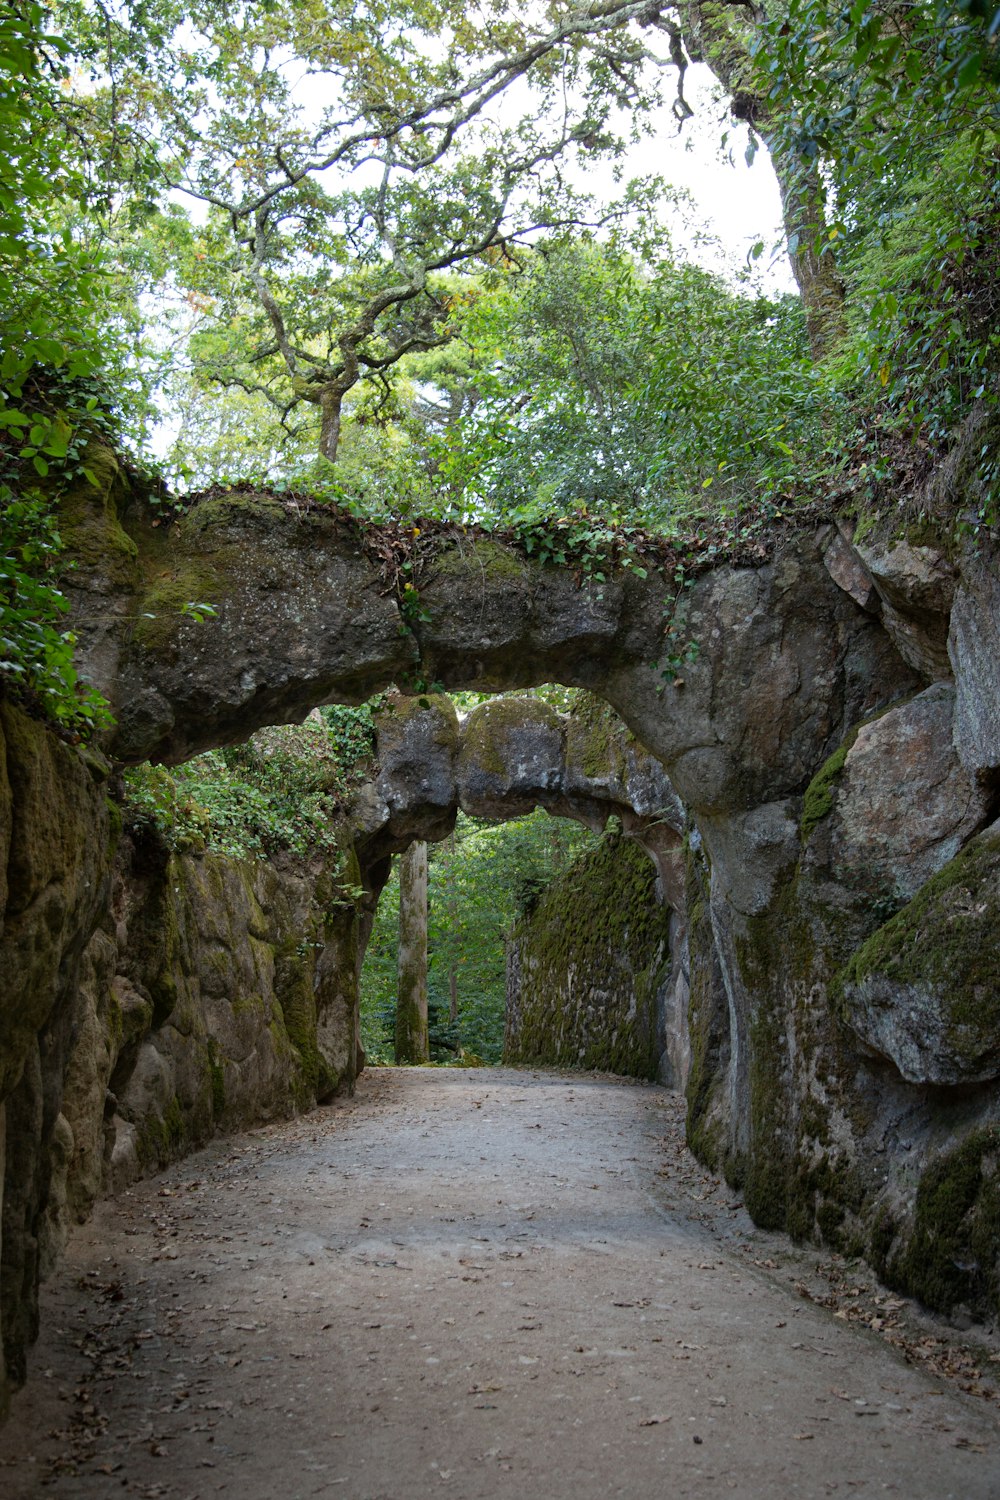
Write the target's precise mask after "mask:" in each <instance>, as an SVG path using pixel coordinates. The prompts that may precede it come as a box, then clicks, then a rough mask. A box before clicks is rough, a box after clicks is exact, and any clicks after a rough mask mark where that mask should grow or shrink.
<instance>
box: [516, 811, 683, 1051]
mask: <svg viewBox="0 0 1000 1500" xmlns="http://www.w3.org/2000/svg"><path fill="white" fill-rule="evenodd" d="M512 948H513V950H514V953H515V954H516V958H515V959H514V961H513V963H512V965H511V969H510V982H509V984H508V1006H507V1030H506V1035H505V1037H504V1060H505V1061H506V1062H522V1063H523V1062H530V1063H549V1064H555V1065H558V1066H563V1067H574V1068H597V1069H601V1070H604V1071H608V1072H612V1073H623V1074H627V1075H630V1076H633V1077H637V1078H653V1077H655V1076H656V1070H657V1064H658V1061H659V1050H658V1046H657V1012H658V1001H659V998H660V993H661V990H662V988H663V986H664V985H665V983H666V980H667V977H668V975H669V913H668V911H667V910H666V909H665V908H664V906H663V905H662V903H661V902H660V900H659V899H658V896H657V891H656V869H655V866H654V865H653V863H652V861H651V860H650V859H649V857H648V855H646V854H645V853H644V852H643V851H642V850H641V849H640V848H639V847H638V846H637V845H636V844H634V843H632V842H631V841H630V840H628V839H623V838H621V837H620V836H612V837H609V838H606V839H605V840H604V841H603V842H602V843H601V845H600V846H599V847H598V848H597V849H596V850H595V851H594V852H593V853H591V854H588V855H585V856H584V857H583V858H582V859H581V860H578V861H577V862H576V863H575V864H574V865H573V866H572V867H571V868H570V869H569V870H568V871H567V872H566V874H565V875H563V876H562V877H561V878H560V879H558V880H556V881H554V882H553V884H552V885H551V886H549V887H548V889H547V890H546V891H545V892H544V893H543V895H542V897H541V899H540V901H539V902H538V905H537V907H536V908H535V910H534V911H533V912H532V914H531V915H530V916H529V917H526V918H524V919H523V920H522V921H521V922H520V923H519V924H518V926H517V927H516V929H515V931H514V934H513V937H512Z"/></svg>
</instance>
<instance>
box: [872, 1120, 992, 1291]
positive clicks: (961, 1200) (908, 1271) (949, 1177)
mask: <svg viewBox="0 0 1000 1500" xmlns="http://www.w3.org/2000/svg"><path fill="white" fill-rule="evenodd" d="M894 1228H895V1226H893V1225H892V1224H891V1223H890V1224H887V1225H886V1226H885V1233H884V1236H883V1241H882V1244H881V1245H880V1246H878V1245H877V1246H876V1247H875V1251H876V1263H880V1264H879V1268H880V1270H881V1271H882V1272H883V1274H884V1275H885V1276H886V1278H887V1279H888V1280H889V1281H890V1283H891V1284H893V1285H896V1286H901V1287H903V1288H904V1289H905V1290H906V1291H908V1292H910V1293H912V1294H913V1295H914V1296H917V1297H919V1298H920V1300H921V1301H922V1302H924V1303H926V1305H927V1306H928V1307H932V1308H934V1309H935V1310H936V1311H938V1312H951V1311H953V1310H954V1309H955V1308H956V1306H958V1305H959V1304H961V1305H963V1306H964V1307H965V1308H966V1309H967V1311H969V1312H971V1313H972V1314H974V1315H978V1316H980V1317H995V1316H996V1314H997V1312H998V1311H1000V1127H997V1126H995V1125H994V1126H989V1127H987V1128H985V1129H982V1130H977V1131H973V1132H972V1133H971V1134H970V1135H968V1136H967V1137H966V1139H965V1140H963V1141H962V1142H961V1144H959V1145H957V1146H955V1147H953V1148H952V1149H951V1150H949V1151H945V1152H943V1153H942V1154H941V1155H940V1156H938V1157H937V1158H936V1160H934V1161H933V1162H932V1163H931V1165H930V1166H929V1167H928V1168H927V1170H926V1171H925V1172H924V1174H923V1176H922V1177H921V1180H920V1185H919V1187H918V1189H917V1195H916V1205H915V1209H914V1212H913V1218H912V1224H911V1226H909V1227H908V1232H905V1233H904V1234H903V1235H902V1236H901V1237H900V1241H901V1242H899V1243H897V1244H896V1245H892V1241H893V1230H894ZM890 1246H891V1248H890ZM879 1250H881V1252H882V1254H881V1256H879V1255H878V1251H879Z"/></svg>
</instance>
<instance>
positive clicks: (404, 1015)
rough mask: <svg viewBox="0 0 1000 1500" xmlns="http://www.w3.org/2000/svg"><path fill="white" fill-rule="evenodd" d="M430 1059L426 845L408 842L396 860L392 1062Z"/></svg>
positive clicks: (422, 1061) (421, 1061)
mask: <svg viewBox="0 0 1000 1500" xmlns="http://www.w3.org/2000/svg"><path fill="white" fill-rule="evenodd" d="M429 1060H430V1044H429V1041H428V1036H427V845H426V844H425V843H423V842H420V843H416V844H411V845H410V847H409V849H407V851H406V853H405V854H403V855H402V856H401V857H400V861H399V987H398V991H397V995H396V1062H397V1063H425V1062H428V1061H429Z"/></svg>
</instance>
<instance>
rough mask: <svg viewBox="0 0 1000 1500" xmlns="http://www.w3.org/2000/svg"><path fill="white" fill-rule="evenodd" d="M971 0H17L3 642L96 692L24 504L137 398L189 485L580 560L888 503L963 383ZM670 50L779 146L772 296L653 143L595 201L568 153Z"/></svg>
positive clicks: (3, 350)
mask: <svg viewBox="0 0 1000 1500" xmlns="http://www.w3.org/2000/svg"><path fill="white" fill-rule="evenodd" d="M992 21H993V18H992V16H991V15H990V13H989V7H988V6H986V7H984V6H981V5H978V4H969V3H961V0H959V3H949V0H934V3H933V4H930V5H927V6H914V5H899V4H897V3H895V0H893V3H890V0H870V3H864V0H858V3H856V4H854V5H850V6H844V5H840V4H834V3H833V0H782V3H781V4H780V5H778V6H776V7H771V8H770V9H769V10H768V11H767V12H766V14H765V13H763V12H761V13H758V12H757V11H755V10H753V8H751V7H722V6H719V5H717V4H715V3H714V0H694V3H692V4H691V5H686V6H684V7H680V8H675V7H674V6H672V5H670V4H662V5H653V6H649V5H647V4H639V3H634V4H633V3H629V0H623V3H616V0H608V4H607V5H602V6H598V7H596V8H595V7H593V6H590V7H583V8H577V7H576V6H574V5H573V4H572V3H566V4H559V5H555V6H551V7H548V8H546V9H544V11H540V12H539V13H538V14H537V15H535V14H534V13H531V14H529V13H527V12H525V13H523V14H521V13H519V15H518V16H517V17H516V18H513V17H511V16H509V15H508V14H507V12H506V11H505V10H502V9H498V10H496V13H495V14H494V12H493V11H492V10H491V9H490V8H489V7H487V10H486V11H485V12H483V13H482V14H481V15H480V14H478V13H477V15H476V17H472V16H470V15H469V13H468V12H467V9H466V8H464V7H462V6H455V5H453V4H452V3H451V0H436V3H435V4H433V5H431V6H429V7H428V6H425V7H423V8H418V9H414V8H413V7H412V6H410V5H408V4H407V3H405V0H391V3H390V4H389V5H388V6H387V7H383V8H382V9H380V10H378V11H377V12H376V11H373V10H371V9H370V8H365V7H364V6H362V7H361V8H360V9H357V8H356V9H355V10H354V11H353V12H352V14H351V20H350V25H346V24H344V21H343V17H342V15H341V14H340V13H339V12H337V11H336V10H328V9H327V8H326V7H325V4H324V3H323V0H320V5H319V10H318V11H317V9H316V7H315V6H302V5H298V4H292V5H290V6H286V7H284V8H275V7H274V6H273V5H272V4H270V0H250V3H249V4H241V5H235V4H230V3H228V0H225V3H222V4H219V3H216V0H212V3H211V4H208V3H205V4H198V5H195V6H194V7H193V8H192V7H185V8H183V10H182V9H179V8H178V7H177V6H175V5H174V4H172V3H171V0H155V3H153V4H152V5H144V6H141V7H140V6H138V5H131V4H125V5H123V6H121V7H118V8H112V9H111V10H108V9H106V8H104V7H102V6H98V5H96V4H95V3H93V0H58V3H56V4H55V5H53V6H52V7H51V8H44V7H42V6H40V5H37V4H34V3H31V0H17V3H15V4H14V5H12V6H9V7H8V8H7V10H6V11H5V12H4V16H3V17H2V18H0V44H2V45H0V162H2V166H3V171H2V174H0V175H2V178H3V181H4V184H5V187H4V191H3V194H2V195H0V346H2V347H0V445H2V450H3V462H4V465H5V467H4V471H3V473H2V474H0V485H2V486H3V488H2V489H0V505H2V506H3V522H2V525H3V535H2V540H3V544H4V545H3V556H4V564H3V573H4V577H3V580H2V584H3V595H2V600H3V610H4V616H3V641H4V647H3V649H4V661H3V663H2V675H3V678H4V680H5V681H6V682H7V683H8V684H9V683H11V682H14V681H17V682H19V683H21V684H25V685H27V686H28V687H30V688H32V689H33V690H34V691H35V693H36V694H37V696H38V701H40V702H41V703H42V704H43V706H44V707H45V708H46V710H47V711H48V712H49V713H50V714H51V716H52V717H53V718H55V719H56V720H57V721H58V722H62V723H63V724H66V725H68V726H70V727H75V728H76V729H78V730H79V731H83V732H85V731H87V730H89V729H92V728H93V727H95V726H96V725H97V724H98V723H99V721H100V712H99V707H98V705H96V704H95V703H94V702H93V701H92V700H91V699H88V698H87V697H86V695H83V696H81V694H80V692H79V689H78V684H77V683H76V682H75V679H74V676H73V666H72V661H71V654H72V646H73V642H72V639H71V637H70V636H68V635H67V633H66V631H65V629H64V628H61V627H63V626H64V623H65V622H64V621H63V619H62V615H63V612H64V611H63V601H62V599H61V595H60V592H59V571H60V568H61V566H62V564H61V561H60V540H59V531H58V525H57V523H56V522H55V521H54V520H52V519H51V514H50V510H51V506H52V504H53V502H54V501H55V500H56V499H57V497H58V490H59V486H60V484H63V483H64V482H66V480H67V479H69V480H73V479H74V478H80V477H81V474H80V464H79V462H78V459H79V455H80V453H81V452H82V450H83V446H84V444H85V441H86V437H87V435H88V434H89V433H90V432H91V431H93V430H94V429H95V427H96V428H99V429H103V430H105V431H109V430H112V429H113V432H114V436H115V439H116V441H118V442H119V443H125V444H126V445H129V444H131V445H132V446H133V448H135V447H136V446H137V445H139V446H141V445H142V443H143V441H144V438H145V436H146V435H148V430H149V424H150V420H151V417H152V414H153V413H154V412H155V410H156V404H157V401H159V400H163V399H166V400H167V401H168V402H169V403H170V405H171V410H172V411H173V412H174V413H175V414H176V415H177V416H179V417H180V419H181V424H180V427H179V430H177V431H176V432H175V435H174V437H173V440H172V447H171V454H170V458H169V460H168V463H169V466H170V468H171V471H172V476H173V479H174V482H175V484H176V485H177V486H178V487H179V488H180V489H181V490H182V491H183V490H185V489H192V488H196V487H197V486H198V485H200V484H226V483H230V482H236V483H249V484H269V485H272V486H275V487H277V488H278V489H283V490H285V491H286V492H288V491H295V492H298V493H302V492H308V493H310V494H312V495H314V496H316V497H317V498H318V499H319V500H320V501H321V502H330V501H333V502H336V503H338V504H340V505H343V506H345V507H346V508H347V509H348V510H349V511H350V512H351V514H353V515H355V516H357V517H359V518H362V519H376V520H379V521H385V522H388V523H389V524H390V525H394V524H399V523H405V524H406V525H407V526H408V527H412V530H413V531H414V532H416V531H418V530H419V526H415V525H413V522H414V519H415V518H417V517H419V516H421V515H431V516H436V517H437V518H438V519H439V520H442V521H444V522H446V523H454V524H457V525H467V524H469V523H470V522H476V523H479V524H483V525H486V526H488V527H496V528H499V529H500V530H501V531H502V532H504V533H505V534H508V535H511V534H512V535H514V536H515V537H516V538H518V539H519V540H520V542H521V543H522V545H523V546H524V547H525V549H526V550H527V551H529V552H530V553H531V554H532V555H535V556H542V557H543V558H545V559H547V560H551V561H553V562H555V563H558V564H560V565H561V564H563V563H565V564H567V565H569V566H573V567H574V568H576V569H577V570H578V571H580V572H581V573H588V574H590V575H591V576H595V577H597V578H600V576H601V575H602V574H603V573H604V572H605V571H606V570H607V568H609V567H612V566H620V565H621V564H622V563H625V564H626V565H633V566H637V567H643V566H645V565H646V564H645V562H644V561H643V558H642V557H640V556H639V555H638V553H637V550H636V549H635V548H634V547H632V546H631V544H630V542H629V537H630V535H631V534H633V533H634V532H639V531H644V532H646V533H654V534H657V535H660V536H664V537H667V538H669V539H670V541H671V545H672V546H673V547H674V550H675V552H676V553H677V560H678V562H679V565H680V567H681V570H682V572H683V571H684V569H685V568H686V566H687V563H688V561H689V559H691V558H695V559H699V558H700V559H702V560H704V559H706V558H707V559H710V558H711V557H712V556H713V555H717V553H718V551H719V550H720V549H721V550H728V551H730V552H734V553H735V554H736V555H740V548H741V547H745V548H746V549H747V558H748V560H753V558H754V557H755V556H763V555H764V554H765V552H766V548H767V542H768V538H769V535H770V534H771V533H772V531H773V529H774V528H775V526H776V525H780V524H782V523H783V522H784V521H785V520H786V519H787V517H788V516H789V515H800V514H801V515H802V518H803V519H807V518H808V517H809V516H810V515H814V514H816V513H817V512H819V513H822V512H824V511H828V510H829V509H831V508H847V509H849V510H853V511H854V512H855V513H856V514H857V515H858V516H859V518H860V519H862V520H863V521H865V522H867V521H868V520H870V517H871V515H872V514H873V513H874V512H877V511H890V512H891V515H892V522H890V524H893V523H898V522H902V521H907V520H909V521H912V520H913V519H914V517H916V516H918V515H919V513H920V511H921V509H922V508H924V507H925V506H927V505H928V503H929V502H928V499H927V492H926V480H927V477H928V475H929V474H930V472H931V471H932V470H933V467H934V465H935V464H936V463H937V462H938V461H939V460H940V459H941V457H942V456H943V455H944V454H945V453H946V452H947V451H948V449H949V447H950V445H951V444H953V443H954V442H955V441H956V437H957V435H958V434H959V433H960V432H961V431H962V430H963V424H964V423H965V422H966V419H967V418H968V417H969V416H970V414H971V413H973V412H975V411H976V410H977V408H978V407H980V406H981V405H983V404H992V405H994V406H995V404H996V394H997V381H998V378H1000V333H998V331H997V330H998V327H1000V316H998V315H1000V304H998V301H997V298H998V293H997V287H998V285H1000V276H998V270H1000V266H998V262H997V255H998V250H997V246H998V245H1000V232H998V230H1000V198H998V193H1000V114H998V92H997V78H998V71H1000V64H998V55H1000V54H998V45H1000V43H998V32H1000V28H998V27H996V26H995V25H993V24H992ZM664 37H666V38H667V40H668V43H669V45H668V48H667V52H668V55H669V58H670V65H669V66H664V63H663V61H662V60H660V59H656V58H655V57H654V54H655V53H656V50H657V48H658V47H660V46H661V45H662V44H663V41H664ZM319 38H322V40H321V41H320V40H318V39H319ZM691 57H704V58H705V59H706V61H707V62H708V63H709V65H710V66H711V67H712V68H713V69H714V71H715V73H716V76H717V77H718V78H719V80H720V81H721V83H722V84H723V86H724V87H725V88H726V89H727V91H728V92H729V94H730V96H731V100H732V108H733V113H734V115H735V116H736V117H737V118H739V119H741V120H743V121H745V122H747V123H748V124H749V126H750V128H751V132H752V141H753V142H756V141H758V140H759V141H761V142H763V143H764V144H765V145H766V146H767V147H768V149H769V150H770V152H771V155H772V159H773V162H774V165H775V168H776V171H777V172H778V176H779V180H780V182H781V186H782V190H783V193H784V197H785V205H786V225H785V230H786V238H785V245H784V248H785V249H786V250H787V251H788V253H789V255H790V257H791V261H792V265H793V268H794V270H795V273H796V276H797V278H798V281H799V285H800V288H801V292H802V297H801V301H800V300H799V299H796V298H793V297H775V296H773V295H768V294H766V293H765V292H764V291H763V290H762V289H761V285H760V283H758V282H757V281H755V280H754V278H753V276H752V275H751V273H750V272H749V271H747V270H745V269H744V270H743V271H742V272H741V273H740V274H738V275H737V274H731V275H730V276H729V277H728V278H727V279H723V278H722V277H720V276H719V275H713V274H709V273H708V272H706V271H704V270H702V269H700V268H699V267H697V266H694V265H691V264H689V263H687V262H686V261H685V260H684V259H683V258H681V257H679V256H678V255H677V254H676V252H675V250H674V248H673V244H672V241H671V236H670V233H669V230H668V228H667V214H668V211H669V214H670V215H674V216H678V215H683V214H684V213H685V212H686V210H685V206H684V203H683V201H682V199H681V198H679V197H678V195H676V194H674V193H672V192H671V191H670V190H669V189H667V188H665V187H664V186H663V185H662V184H658V183H647V184H644V185H643V186H642V187H641V188H640V187H639V186H637V185H636V184H622V185H621V188H620V191H619V192H618V201H617V202H616V203H611V202H609V201H604V202H598V201H596V200H595V201H591V200H590V199H589V198H588V196H587V194H586V193H585V192H584V191H583V190H582V188H579V187H574V185H573V184H574V182H585V181H586V180H587V179H588V175H590V167H591V164H592V163H593V162H594V161H595V160H597V159H600V158H603V157H607V158H608V159H611V160H613V159H614V158H615V156H616V154H617V153H618V152H619V151H620V149H621V146H622V144H623V142H622V140H621V139H620V138H619V137H618V136H616V134H615V126H614V120H615V118H630V119H631V120H633V121H634V122H635V124H634V130H635V131H636V132H640V133H641V132H642V131H644V130H647V129H654V128H656V129H662V128H663V115H662V113H661V114H660V115H657V114H656V112H655V111H656V109H657V108H660V107H661V106H662V103H663V100H664V98H665V97H668V96H669V95H670V93H671V91H674V97H673V101H672V103H673V113H674V115H675V116H676V117H677V118H678V119H680V120H682V119H683V118H684V117H685V115H686V112H687V105H686V103H685V102H684V97H683V79H684V68H685V66H686V62H687V59H688V58H691ZM303 72H305V73H309V74H311V75H312V76H313V77H314V79H315V80H318V81H321V83H322V88H323V90H324V91H325V92H324V95H323V97H324V102H323V103H317V100H316V97H313V95H311V94H310V93H309V91H308V90H306V91H303V90H302V89H301V88H300V86H299V85H298V84H297V83H296V81H295V79H296V76H297V74H302V73H303ZM456 79H457V80H460V82H458V83H456V82H455V80H456ZM515 83H516V84H517V87H518V89H519V90H520V91H521V92H520V94H519V96H518V108H517V109H514V108H513V104H512V105H511V107H510V110H511V112H510V114H509V117H508V115H505V114H504V113H503V112H502V111H500V110H498V109H496V108H495V107H494V104H495V100H496V99H497V98H499V97H500V96H501V95H505V94H506V93H507V91H508V89H509V87H510V86H511V85H513V84H515ZM315 92H316V91H315V90H314V91H313V94H315ZM511 98H512V99H513V95H512V96H511ZM567 99H571V100H572V104H571V106H570V113H569V115H567V113H566V108H565V100H567ZM522 105H523V111H522V112H521V113H520V115H518V110H520V109H521V106H522ZM622 110H624V114H622V113H620V112H621V111H622ZM616 112H619V113H618V114H617V115H616ZM184 204H189V205H197V208H196V209H193V210H192V211H189V210H188V208H187V207H185V206H184ZM765 249H766V247H765V246H764V245H763V244H759V245H757V246H755V247H754V252H759V253H763V252H764V250H765ZM102 383H103V384H102ZM104 390H110V391H112V392H113V398H110V397H105V396H104V395H103V393H102V392H103V391H104ZM110 411H114V412H115V413H116V416H115V418H114V422H112V421H111V418H109V417H108V415H107V413H108V412H110ZM995 448H996V444H995V442H994V440H993V439H992V438H990V439H988V440H987V441H985V442H984V443H983V444H982V451H981V452H979V453H977V454H976V455H975V462H974V463H973V464H972V465H971V469H970V475H971V477H970V479H969V482H968V483H966V484H965V486H964V493H963V494H962V495H960V496H954V497H950V498H949V499H948V500H947V501H945V500H942V499H941V497H940V496H939V497H938V502H936V503H939V505H944V506H947V504H951V505H952V507H953V510H952V512H947V509H945V510H944V511H943V512H942V513H941V514H939V515H937V516H936V517H934V518H932V519H933V521H934V524H935V525H937V526H938V527H939V528H941V529H948V528H949V527H952V526H958V527H960V528H965V529H966V530H968V529H970V528H971V529H973V530H975V529H978V528H982V527H991V526H993V525H994V524H995V523H996V521H997V497H998V492H1000V467H998V459H997V454H996V451H995ZM956 502H957V503H956ZM800 507H801V508H802V511H801V512H800ZM809 507H812V510H810V509H809ZM713 528H714V530H713ZM719 528H721V531H722V538H721V541H719V542H718V543H717V542H716V540H715V535H716V532H717V531H718V529H719ZM706 538H708V540H707V539H706ZM761 547H763V548H764V551H760V550H759V549H760V548H761ZM754 549H758V550H757V551H755V550H754ZM405 561H406V559H403V561H402V562H400V568H402V566H403V563H404V562H405ZM668 571H671V572H672V571H673V567H671V569H670V570H668ZM402 585H405V586H402ZM402 585H401V587H400V590H399V597H400V603H401V607H405V608H406V609H408V610H409V611H410V615H409V616H406V618H407V619H410V618H411V617H412V619H413V620H419V611H420V601H419V585H418V582H417V580H416V578H415V577H410V578H408V579H404V580H402Z"/></svg>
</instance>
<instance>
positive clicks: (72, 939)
mask: <svg viewBox="0 0 1000 1500" xmlns="http://www.w3.org/2000/svg"><path fill="white" fill-rule="evenodd" d="M106 777H107V766H106V764H105V763H104V762H103V761H101V760H100V759H99V758H97V757H94V756H90V755H85V754H83V753H81V752H80V751H78V750H74V749H71V748H70V747H69V746H67V745H64V744H62V743H61V742H60V741H59V740H57V739H56V738H55V737H54V736H52V735H50V734H48V733H47V732H46V731H45V730H44V728H43V727H42V726H41V725H40V724H37V723H35V722H34V721H32V720H31V719H29V718H27V717H26V716H25V715H24V714H23V713H20V712H18V711H17V710H15V709H13V708H11V707H10V705H9V704H5V703H0V897H2V898H4V899H3V900H2V901H0V1147H2V1150H0V1167H2V1181H3V1190H2V1206H3V1218H2V1227H0V1352H2V1354H3V1364H2V1365H0V1410H2V1408H3V1406H4V1404H5V1397H6V1392H7V1377H9V1378H12V1379H13V1380H15V1381H19V1380H21V1379H22V1378H23V1374H24V1349H25V1345H26V1343H27V1342H29V1341H30V1340H31V1339H32V1338H33V1337H34V1335H35V1332H36V1323H37V1298H36V1288H37V1282H38V1276H39V1268H40V1258H41V1255H42V1245H41V1240H42V1236H43V1216H44V1208H45V1201H46V1196H47V1185H48V1179H49V1175H50V1172H51V1169H52V1164H53V1159H54V1158H55V1157H57V1156H58V1153H59V1151H60V1149H61V1148H62V1145H63V1142H62V1141H61V1140H60V1139H59V1137H58V1134H57V1133H54V1124H55V1120H56V1117H57V1115H58V1113H59V1102H60V1096H61V1091H62V1081H63V1073H64V1070H65V1066H66V1059H67V1056H68V1053H69V1050H70V1041H71V1033H72V1026H71V1020H72V1011H73V1004H74V998H75V995H76V990H77V980H78V975H79V971H80V965H81V960H82V957H83V953H84V949H85V947H86V944H87V942H88V940H89V938H90V935H91V933H92V931H93V929H94V926H95V924H96V923H97V921H98V919H99V916H100V914H101V911H102V910H103V908H104V906H105V905H106V902H107V895H108V879H109V871H110V865H111V850H112V845H113V824H112V817H111V812H110V810H109V806H108V802H107V798H106V795H105V781H106ZM4 1370H5V1371H6V1376H5V1375H4V1374H3V1371H4Z"/></svg>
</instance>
